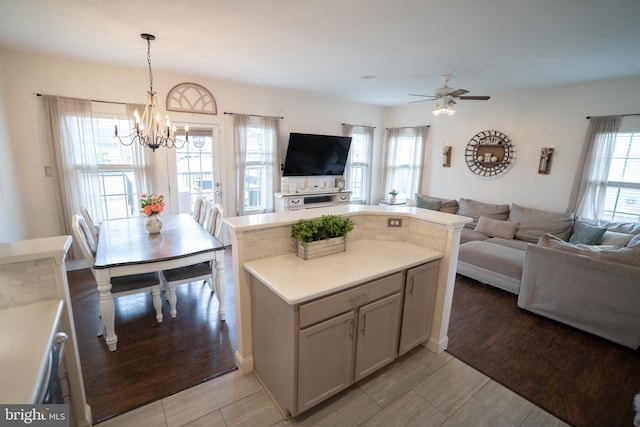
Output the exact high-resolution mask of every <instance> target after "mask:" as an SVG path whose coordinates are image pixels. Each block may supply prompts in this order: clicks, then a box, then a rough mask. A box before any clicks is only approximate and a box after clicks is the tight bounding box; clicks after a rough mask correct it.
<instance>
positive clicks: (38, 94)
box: [36, 93, 127, 105]
mask: <svg viewBox="0 0 640 427" xmlns="http://www.w3.org/2000/svg"><path fill="white" fill-rule="evenodd" d="M42 95H43V94H41V93H36V96H42ZM50 96H59V95H50ZM59 97H60V98H70V97H68V96H59ZM75 99H82V98H75ZM89 101H90V102H99V103H102V104H117V105H127V103H126V102H116V101H102V100H100V99H89Z"/></svg>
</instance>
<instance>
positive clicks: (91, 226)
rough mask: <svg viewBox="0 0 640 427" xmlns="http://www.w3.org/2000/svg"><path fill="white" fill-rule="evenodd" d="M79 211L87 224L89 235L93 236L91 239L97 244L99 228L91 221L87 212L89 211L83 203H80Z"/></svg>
mask: <svg viewBox="0 0 640 427" xmlns="http://www.w3.org/2000/svg"><path fill="white" fill-rule="evenodd" d="M80 213H81V214H82V217H83V218H84V220H85V222H86V223H87V225H88V226H89V232H90V233H91V237H93V241H94V242H95V243H96V245H97V244H98V234H99V233H100V229H99V228H98V226H97V225H96V224H95V223H94V222H93V219H92V218H91V215H90V214H89V211H88V210H87V208H86V207H85V206H84V205H83V204H80Z"/></svg>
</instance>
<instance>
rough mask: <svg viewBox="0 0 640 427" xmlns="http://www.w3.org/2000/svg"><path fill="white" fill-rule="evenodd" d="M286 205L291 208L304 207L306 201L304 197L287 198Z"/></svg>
mask: <svg viewBox="0 0 640 427" xmlns="http://www.w3.org/2000/svg"><path fill="white" fill-rule="evenodd" d="M285 203H286V205H287V206H289V207H295V206H302V205H304V199H303V198H302V197H287V199H286V201H285Z"/></svg>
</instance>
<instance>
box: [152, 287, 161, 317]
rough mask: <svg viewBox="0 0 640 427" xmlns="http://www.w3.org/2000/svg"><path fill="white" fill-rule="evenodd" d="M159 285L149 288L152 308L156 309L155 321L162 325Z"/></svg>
mask: <svg viewBox="0 0 640 427" xmlns="http://www.w3.org/2000/svg"><path fill="white" fill-rule="evenodd" d="M160 294H161V292H160V285H158V286H153V287H152V288H151V298H152V300H153V307H154V308H155V309H156V320H157V321H158V323H162V317H163V316H162V298H161V297H160Z"/></svg>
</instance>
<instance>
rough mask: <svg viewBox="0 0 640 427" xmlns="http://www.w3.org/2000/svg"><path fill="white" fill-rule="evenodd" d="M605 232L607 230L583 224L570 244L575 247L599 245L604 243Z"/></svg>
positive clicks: (573, 235) (579, 226)
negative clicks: (579, 245) (578, 245)
mask: <svg viewBox="0 0 640 427" xmlns="http://www.w3.org/2000/svg"><path fill="white" fill-rule="evenodd" d="M605 231H607V229H606V228H601V227H596V226H593V225H589V224H587V223H585V222H581V223H580V224H578V227H576V231H574V232H573V234H572V235H571V237H570V238H569V243H573V244H574V245H577V244H583V245H599V244H600V243H601V242H602V238H603V237H604V233H605Z"/></svg>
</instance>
